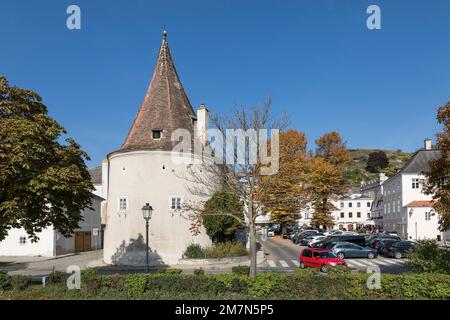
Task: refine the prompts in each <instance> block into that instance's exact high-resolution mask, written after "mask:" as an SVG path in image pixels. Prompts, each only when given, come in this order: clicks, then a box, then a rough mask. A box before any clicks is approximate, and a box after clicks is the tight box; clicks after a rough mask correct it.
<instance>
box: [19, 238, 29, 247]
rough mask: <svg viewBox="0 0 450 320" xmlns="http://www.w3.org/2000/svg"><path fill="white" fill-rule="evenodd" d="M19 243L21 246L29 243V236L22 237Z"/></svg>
mask: <svg viewBox="0 0 450 320" xmlns="http://www.w3.org/2000/svg"><path fill="white" fill-rule="evenodd" d="M19 243H20V245H21V246H23V245H25V244H26V243H27V237H20V238H19Z"/></svg>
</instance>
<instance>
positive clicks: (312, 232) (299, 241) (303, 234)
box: [294, 230, 319, 245]
mask: <svg viewBox="0 0 450 320" xmlns="http://www.w3.org/2000/svg"><path fill="white" fill-rule="evenodd" d="M317 234H319V231H317V230H305V231H303V232H300V234H299V235H298V238H297V242H294V243H296V244H300V245H302V242H303V239H305V238H307V237H309V236H313V235H317ZM303 245H304V244H303Z"/></svg>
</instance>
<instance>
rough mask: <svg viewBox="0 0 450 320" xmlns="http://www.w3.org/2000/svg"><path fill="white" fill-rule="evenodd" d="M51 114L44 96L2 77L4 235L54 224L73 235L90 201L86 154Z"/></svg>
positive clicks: (0, 207)
mask: <svg viewBox="0 0 450 320" xmlns="http://www.w3.org/2000/svg"><path fill="white" fill-rule="evenodd" d="M65 133H66V131H65V129H64V128H63V127H62V126H61V125H60V124H58V123H57V122H56V121H55V120H54V119H52V118H51V117H49V116H48V114H47V108H46V107H45V105H44V104H43V103H42V98H41V97H40V96H39V95H38V94H37V93H35V92H33V91H31V90H24V89H20V88H17V87H10V86H9V84H8V81H7V79H6V78H4V77H0V240H2V239H4V238H5V237H6V235H7V233H8V230H9V229H11V228H24V229H25V230H26V232H27V233H28V234H29V236H30V238H31V239H32V240H33V241H36V240H38V237H37V236H36V233H38V232H40V231H41V230H42V229H44V228H46V227H48V226H51V225H52V226H53V227H54V228H55V229H56V230H57V231H59V232H60V233H61V234H63V235H64V236H69V235H70V234H71V233H72V232H73V230H74V229H75V228H77V227H78V222H79V221H80V220H81V219H82V216H81V210H82V209H84V208H86V207H89V206H90V205H91V191H92V190H93V189H94V187H93V186H92V183H91V181H90V175H89V172H88V170H87V168H86V164H85V162H84V160H85V159H88V156H87V154H86V153H85V152H84V151H82V150H81V149H80V146H79V145H78V144H77V143H76V142H75V141H74V140H73V139H71V138H68V139H66V140H65V141H66V144H60V143H59V142H58V139H60V137H61V135H62V134H65Z"/></svg>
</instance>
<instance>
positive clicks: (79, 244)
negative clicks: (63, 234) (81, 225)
mask: <svg viewBox="0 0 450 320" xmlns="http://www.w3.org/2000/svg"><path fill="white" fill-rule="evenodd" d="M83 247H84V232H75V252H82V251H83Z"/></svg>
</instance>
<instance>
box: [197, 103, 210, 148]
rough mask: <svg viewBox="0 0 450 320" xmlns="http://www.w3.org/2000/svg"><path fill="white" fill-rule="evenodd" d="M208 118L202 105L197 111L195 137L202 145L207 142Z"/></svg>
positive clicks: (207, 112)
mask: <svg viewBox="0 0 450 320" xmlns="http://www.w3.org/2000/svg"><path fill="white" fill-rule="evenodd" d="M208 118H209V111H208V109H207V108H206V106H205V105H204V104H203V103H202V104H201V105H200V108H198V110H197V135H198V138H199V139H200V141H201V143H202V144H203V145H205V144H206V141H207V136H206V131H207V130H208Z"/></svg>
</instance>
